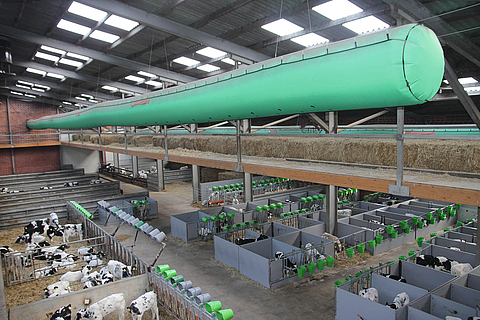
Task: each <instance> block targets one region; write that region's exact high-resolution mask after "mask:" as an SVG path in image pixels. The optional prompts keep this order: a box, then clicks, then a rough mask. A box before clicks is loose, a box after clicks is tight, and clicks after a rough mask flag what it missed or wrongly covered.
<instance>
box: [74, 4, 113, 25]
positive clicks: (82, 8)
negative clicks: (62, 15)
mask: <svg viewBox="0 0 480 320" xmlns="http://www.w3.org/2000/svg"><path fill="white" fill-rule="evenodd" d="M68 12H70V13H73V14H76V15H79V16H82V17H84V18H87V19H90V20H94V21H100V20H102V19H103V18H105V16H106V15H107V13H106V12H105V11H102V10H98V9H95V8H92V7H90V6H87V5H84V4H81V3H78V2H76V1H73V2H72V4H71V5H70V7H69V8H68Z"/></svg>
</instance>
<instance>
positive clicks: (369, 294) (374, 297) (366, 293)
mask: <svg viewBox="0 0 480 320" xmlns="http://www.w3.org/2000/svg"><path fill="white" fill-rule="evenodd" d="M358 295H359V296H360V297H362V298H365V299H368V300H370V301H373V302H378V290H377V289H375V288H368V289H363V290H361V291H360V292H359V293H358Z"/></svg>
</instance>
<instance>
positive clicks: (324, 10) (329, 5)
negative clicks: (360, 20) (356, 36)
mask: <svg viewBox="0 0 480 320" xmlns="http://www.w3.org/2000/svg"><path fill="white" fill-rule="evenodd" d="M312 10H313V11H316V12H318V13H320V14H321V15H322V16H325V17H327V18H328V19H330V20H337V19H340V18H345V17H348V16H351V15H352V14H355V13H359V12H362V11H363V10H362V8H360V7H357V6H356V5H354V4H353V3H351V2H350V1H348V0H332V1H328V2H325V3H322V4H320V5H318V6H315V7H313V8H312Z"/></svg>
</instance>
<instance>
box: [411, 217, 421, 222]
mask: <svg viewBox="0 0 480 320" xmlns="http://www.w3.org/2000/svg"><path fill="white" fill-rule="evenodd" d="M419 220H420V217H413V218H412V221H413V224H418V221H419Z"/></svg>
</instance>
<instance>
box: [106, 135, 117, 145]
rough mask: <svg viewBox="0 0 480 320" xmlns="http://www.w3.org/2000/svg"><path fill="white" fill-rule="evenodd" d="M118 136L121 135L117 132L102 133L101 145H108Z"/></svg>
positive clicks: (115, 141) (114, 141)
mask: <svg viewBox="0 0 480 320" xmlns="http://www.w3.org/2000/svg"><path fill="white" fill-rule="evenodd" d="M120 136H121V135H119V134H103V135H102V144H103V145H108V144H113V143H117V142H118V139H119V137H120Z"/></svg>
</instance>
